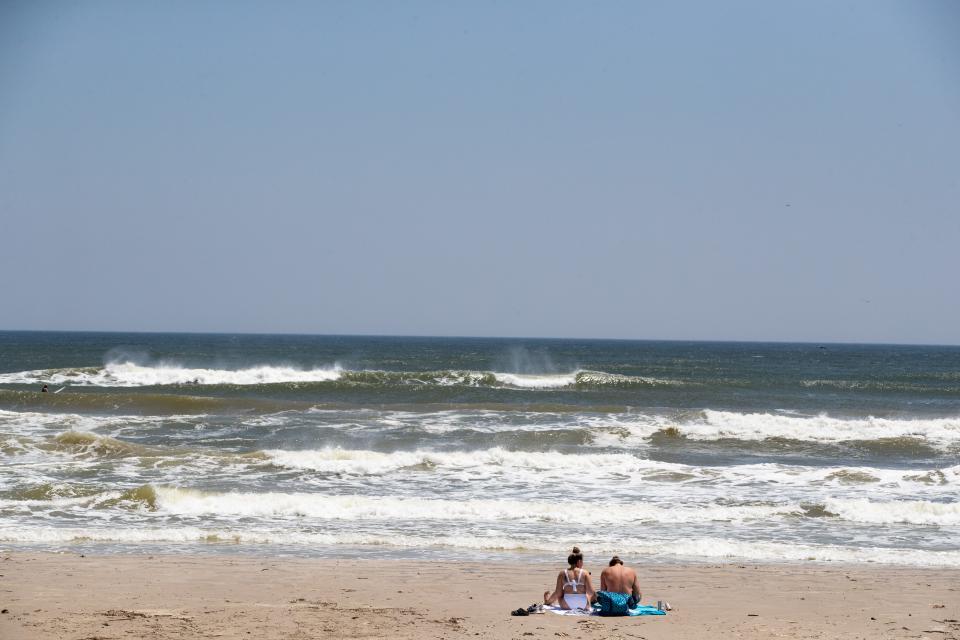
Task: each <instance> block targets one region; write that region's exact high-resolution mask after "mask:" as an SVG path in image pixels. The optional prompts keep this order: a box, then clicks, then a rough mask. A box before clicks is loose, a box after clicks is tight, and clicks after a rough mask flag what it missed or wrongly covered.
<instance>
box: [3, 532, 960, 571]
mask: <svg viewBox="0 0 960 640" xmlns="http://www.w3.org/2000/svg"><path fill="white" fill-rule="evenodd" d="M0 542H7V543H19V544H74V543H84V542H106V543H110V542H112V543H119V544H131V543H132V544H137V543H198V542H200V543H203V542H213V543H215V542H229V543H239V544H276V545H297V546H305V547H311V548H325V547H331V546H335V545H349V546H380V547H394V548H418V549H429V548H450V549H466V550H475V551H539V552H542V553H544V554H547V553H549V554H562V553H564V552H565V551H566V550H567V549H569V544H567V541H566V540H564V541H559V540H555V539H554V538H553V537H551V536H536V537H524V538H517V537H504V536H497V535H491V536H469V535H461V534H459V533H458V534H456V535H451V536H417V535H403V534H401V535H379V534H368V533H357V532H338V533H313V532H299V531H291V530H290V529H289V528H285V529H283V530H269V529H267V530H259V531H258V530H251V529H249V528H243V529H229V528H226V529H225V528H201V527H190V526H186V527H185V526H173V527H144V528H115V527H114V528H106V527H105V528H95V527H73V528H61V527H45V526H29V527H4V528H0ZM577 542H578V543H580V544H581V545H582V546H584V547H585V548H589V549H590V552H591V553H592V554H595V555H596V556H598V557H599V556H604V555H607V554H609V553H617V554H619V555H620V556H621V557H623V558H624V559H625V560H626V561H627V562H631V561H632V560H633V559H634V557H635V558H637V559H643V560H644V561H648V562H649V561H651V560H677V559H680V560H694V561H718V560H719V561H723V560H730V561H737V560H741V561H742V560H748V561H754V562H774V563H777V562H791V563H793V562H838V563H850V564H859V563H877V564H889V565H906V566H929V567H960V550H950V551H930V550H923V549H906V548H889V547H846V546H838V545H813V544H793V543H780V542H765V541H747V540H737V539H726V538H702V537H701V538H687V539H681V540H665V539H643V540H640V539H623V538H622V537H621V538H616V539H612V538H611V539H607V538H602V537H598V538H594V539H585V540H577Z"/></svg>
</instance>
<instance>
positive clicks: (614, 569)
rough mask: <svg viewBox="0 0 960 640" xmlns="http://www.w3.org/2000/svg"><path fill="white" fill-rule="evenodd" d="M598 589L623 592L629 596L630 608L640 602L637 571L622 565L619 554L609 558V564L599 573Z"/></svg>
mask: <svg viewBox="0 0 960 640" xmlns="http://www.w3.org/2000/svg"><path fill="white" fill-rule="evenodd" d="M600 590H601V591H613V592H615V593H625V594H627V595H629V596H630V597H631V600H632V602H631V603H630V604H629V606H630V608H631V609H632V608H633V607H635V606H636V605H638V604H640V585H639V584H638V583H637V572H636V571H634V570H633V569H631V568H630V567H625V566H623V560H621V559H620V556H613V557H612V558H610V566H608V567H607V568H606V569H604V570H603V572H602V573H601V574H600Z"/></svg>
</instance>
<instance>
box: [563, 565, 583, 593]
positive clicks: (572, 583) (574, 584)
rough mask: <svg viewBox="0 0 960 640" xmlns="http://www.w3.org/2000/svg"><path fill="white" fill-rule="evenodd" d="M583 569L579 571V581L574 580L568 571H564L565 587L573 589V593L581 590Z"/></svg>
mask: <svg viewBox="0 0 960 640" xmlns="http://www.w3.org/2000/svg"><path fill="white" fill-rule="evenodd" d="M582 579H583V569H577V579H576V580H574V579H573V578H571V577H570V576H568V575H567V570H566V569H564V570H563V586H565V587H570V588H571V589H573V592H574V593H576V592H577V589H579V588H580V585H581V584H583V580H582Z"/></svg>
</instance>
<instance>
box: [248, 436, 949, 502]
mask: <svg viewBox="0 0 960 640" xmlns="http://www.w3.org/2000/svg"><path fill="white" fill-rule="evenodd" d="M262 453H263V454H264V455H266V456H267V460H268V461H269V462H270V463H271V464H273V465H276V466H278V467H283V468H286V469H296V470H301V471H316V472H318V473H321V474H336V475H342V476H368V475H370V476H376V475H385V474H390V473H397V472H402V473H417V472H421V473H461V472H465V473H467V474H470V475H472V474H480V475H505V476H510V477H517V478H518V479H523V478H526V479H528V480H529V481H539V482H543V481H546V480H548V479H556V480H563V478H565V477H568V476H569V474H570V472H571V470H574V469H575V470H576V473H577V474H578V475H579V476H581V477H584V478H591V479H592V482H594V483H595V484H596V483H600V482H604V481H606V482H610V481H615V483H616V484H617V485H619V486H625V485H629V484H643V483H654V482H655V483H658V484H661V485H662V484H664V483H666V484H687V485H689V484H696V485H698V486H701V487H709V486H716V485H719V486H721V487H738V486H743V485H751V484H752V485H762V486H766V487H771V486H777V485H779V486H788V487H798V488H805V489H810V488H814V489H815V488H816V487H818V486H824V485H826V486H836V487H845V486H852V487H857V486H864V487H869V488H868V489H867V490H869V491H871V492H878V491H886V492H896V491H897V490H905V491H909V492H912V493H916V492H917V491H924V492H928V493H947V494H949V493H951V492H955V491H956V487H957V485H958V484H960V465H957V466H953V467H945V468H932V469H884V468H877V467H845V466H838V467H814V466H797V465H784V464H778V463H760V464H749V465H724V466H697V465H686V464H680V463H672V462H663V461H659V460H651V459H648V458H642V457H638V456H636V455H633V454H629V453H577V454H573V453H562V452H558V451H509V450H506V449H503V448H500V447H494V448H491V449H480V450H475V451H452V452H448V451H434V450H428V449H418V450H414V451H395V452H390V453H384V452H380V451H370V450H364V449H341V448H336V447H327V448H324V449H312V450H304V451H288V450H280V449H273V450H267V451H264V452H262ZM662 490H663V489H662V488H661V489H658V491H662Z"/></svg>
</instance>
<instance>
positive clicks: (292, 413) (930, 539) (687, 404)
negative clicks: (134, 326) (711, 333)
mask: <svg viewBox="0 0 960 640" xmlns="http://www.w3.org/2000/svg"><path fill="white" fill-rule="evenodd" d="M43 384H47V385H49V392H47V393H41V392H40V388H41V385H43ZM958 489H960V347H932V346H894V345H842V344H822V345H818V344H783V343H776V344H769V343H711V342H654V341H614V340H553V339H550V340H548V339H492V338H490V339H487V338H484V339H480V338H404V337H357V336H350V337H347V336H295V335H211V334H141V333H130V334H122V333H52V332H0V548H5V549H32V550H36V549H42V550H64V549H70V550H88V551H99V552H103V553H112V552H150V553H154V552H163V551H175V552H179V553H201V552H202V553H221V552H222V553H244V552H254V553H273V554H278V555H287V554H289V555H307V556H337V557H357V556H360V557H405V558H407V557H416V558H433V559H464V560H483V559H486V558H498V559H501V560H505V559H506V560H509V559H510V558H528V559H529V558H535V559H550V560H552V561H554V562H556V561H558V558H561V559H562V558H563V557H565V555H566V552H567V550H568V549H569V548H570V547H571V546H573V545H574V544H576V545H579V546H580V547H581V548H583V549H584V551H585V552H587V554H588V556H589V557H604V556H606V555H609V554H612V553H618V554H620V555H621V557H624V558H625V559H630V560H632V561H634V562H681V561H682V562H728V561H735V562H740V561H743V562H844V563H868V562H869V563H886V564H905V565H913V566H941V567H947V566H951V567H957V566H960V491H958Z"/></svg>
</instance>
